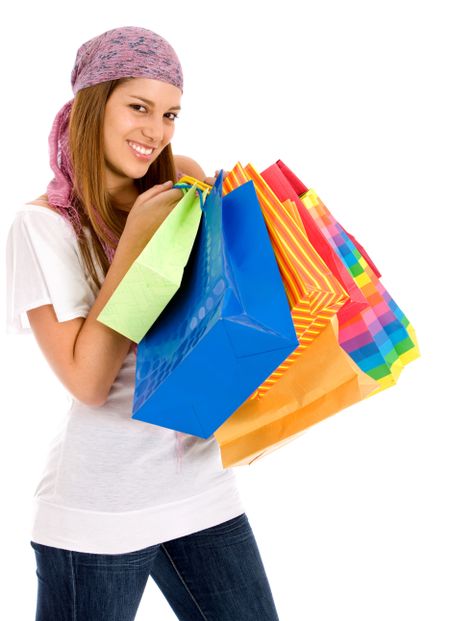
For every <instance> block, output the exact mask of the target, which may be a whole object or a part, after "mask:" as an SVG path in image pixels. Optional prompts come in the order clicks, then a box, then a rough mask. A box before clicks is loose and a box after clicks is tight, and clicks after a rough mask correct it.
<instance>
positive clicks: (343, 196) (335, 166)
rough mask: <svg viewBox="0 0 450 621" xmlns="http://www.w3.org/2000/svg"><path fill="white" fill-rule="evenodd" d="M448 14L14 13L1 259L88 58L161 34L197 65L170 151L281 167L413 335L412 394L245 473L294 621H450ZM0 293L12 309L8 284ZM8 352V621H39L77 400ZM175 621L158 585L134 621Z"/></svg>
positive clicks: (349, 413)
mask: <svg viewBox="0 0 450 621" xmlns="http://www.w3.org/2000/svg"><path fill="white" fill-rule="evenodd" d="M444 4H445V3H444V2H442V3H440V2H436V1H432V0H431V1H430V0H428V1H427V2H424V1H422V2H416V1H414V0H410V1H408V2H406V1H405V2H402V1H399V0H390V1H389V2H387V1H385V0H379V1H378V2H376V3H375V2H371V3H369V2H364V1H359V2H358V1H349V0H342V1H341V2H332V1H326V2H320V1H315V2H297V3H296V4H295V5H294V3H290V2H288V1H287V0H277V2H274V3H270V4H268V5H264V6H262V5H261V4H260V3H254V4H253V3H250V2H247V3H244V2H243V1H240V2H234V1H233V2H230V1H228V2H226V3H223V4H219V3H211V2H191V3H190V4H187V3H186V2H181V1H178V0H172V1H168V2H160V3H156V2H147V1H146V2H143V1H141V0H135V2H133V3H130V2H125V3H124V2H122V3H113V2H111V0H109V1H108V2H106V1H97V2H95V3H94V2H80V0H78V1H77V2H76V3H75V2H74V3H72V4H71V5H69V4H64V5H63V4H61V3H59V2H58V3H57V2H55V3H54V4H50V3H49V2H38V3H31V2H25V3H24V2H22V3H14V4H13V5H9V6H8V7H7V8H6V9H2V11H3V15H2V16H1V21H2V26H3V27H2V37H1V39H0V45H1V55H0V56H1V62H2V70H1V77H2V96H1V98H0V102H1V114H0V122H1V142H2V152H3V158H2V161H3V164H2V173H3V174H2V210H1V219H2V222H1V245H2V252H3V255H2V256H4V242H5V237H6V232H7V229H8V226H9V223H10V221H11V220H12V218H13V216H14V213H15V210H16V209H17V207H18V206H19V205H20V204H21V203H23V202H27V201H30V200H33V199H34V198H36V197H37V196H38V195H39V194H41V193H44V192H45V190H46V185H47V183H48V182H49V180H50V179H51V178H52V175H51V170H50V167H49V165H48V143H47V139H48V133H49V131H50V127H51V123H52V121H53V118H54V116H55V114H56V112H57V111H58V110H59V109H60V107H61V106H62V105H63V104H64V103H65V102H66V101H68V100H69V99H70V98H71V97H72V92H71V87H70V72H71V70H72V66H73V63H74V61H75V54H76V50H77V49H78V47H79V46H80V45H81V44H82V43H83V42H85V41H86V40H88V39H90V38H91V37H93V36H96V35H98V34H100V33H101V32H104V31H105V30H108V29H110V28H115V27H118V26H125V25H127V26H129V25H134V26H143V27H146V28H150V29H152V30H154V31H156V32H158V33H159V34H161V35H163V36H164V37H165V38H167V39H168V41H169V42H170V43H171V44H172V45H173V46H174V48H175V49H176V51H177V53H178V55H179V57H180V60H181V62H182V65H183V71H184V79H185V90H184V94H183V97H182V106H183V110H182V112H181V114H180V118H179V120H178V121H176V123H177V129H176V133H175V136H174V139H173V148H174V152H175V153H178V154H184V155H188V156H190V157H193V158H194V159H196V160H197V161H198V162H199V163H200V164H201V165H202V167H203V168H204V169H205V171H206V172H207V174H210V175H213V174H214V171H215V170H216V169H218V168H225V169H226V170H229V169H231V168H232V167H233V165H234V164H235V163H236V161H238V160H239V161H241V162H242V163H243V164H244V165H245V164H247V163H248V162H249V161H250V162H252V163H253V164H254V165H255V166H256V167H257V168H258V169H259V170H263V169H264V168H265V167H267V166H269V165H270V164H272V163H273V162H274V161H275V160H276V159H278V158H281V159H282V160H284V161H285V162H286V163H287V164H288V166H289V167H290V168H292V169H293V170H294V171H295V172H296V173H297V174H298V176H299V177H300V178H301V179H302V180H303V181H304V182H305V183H306V184H307V185H309V186H310V187H313V188H314V189H315V190H316V191H317V192H318V193H319V195H320V196H321V198H322V199H323V201H324V202H325V204H326V205H327V206H328V207H329V208H330V209H331V210H332V212H333V213H334V215H335V216H336V217H337V218H338V220H340V221H341V223H342V224H343V225H344V226H345V228H347V230H349V231H350V232H351V233H353V234H354V235H355V236H356V237H357V239H359V241H360V242H362V243H363V245H364V246H365V247H366V249H367V251H368V252H369V254H370V255H371V256H372V258H373V259H374V261H375V263H376V264H377V266H378V268H379V269H380V270H381V273H382V274H383V279H382V282H383V283H384V284H385V286H386V288H387V289H388V291H389V292H390V293H391V294H392V296H393V297H394V299H395V300H396V302H397V303H398V304H399V306H400V307H401V308H402V310H403V311H404V312H405V314H406V315H407V317H408V318H409V319H410V321H411V323H412V324H413V326H414V327H415V329H416V332H417V335H418V339H419V343H420V346H421V352H422V357H421V358H420V359H419V360H417V361H415V362H413V363H411V364H410V365H408V366H407V367H406V369H405V370H404V372H403V374H402V375H401V377H400V381H399V383H398V385H397V386H395V387H393V388H390V389H389V390H386V391H384V392H382V393H381V394H379V395H377V396H375V397H373V398H371V399H369V400H368V401H365V402H363V403H360V404H358V405H355V406H353V407H352V408H349V409H348V410H345V411H343V412H341V413H339V414H337V415H336V416H333V417H331V418H329V419H328V420H326V421H323V422H321V423H319V424H318V425H316V426H314V427H313V428H311V429H309V430H308V431H307V432H306V433H304V434H303V435H301V436H300V437H299V438H298V439H296V440H295V441H293V442H291V443H289V444H288V445H287V446H285V447H283V448H281V449H279V450H277V451H275V452H274V453H272V454H270V455H268V456H266V457H265V458H263V459H261V460H260V461H257V462H255V464H254V465H253V466H251V467H248V466H247V467H239V468H236V469H235V472H236V473H237V475H238V477H239V483H240V489H241V494H242V496H243V499H244V501H245V504H246V507H247V515H248V517H249V520H250V523H251V524H252V527H253V530H254V533H255V536H256V539H257V541H258V544H259V547H260V551H261V555H262V557H263V560H264V563H265V567H266V571H267V574H268V577H269V581H270V583H271V587H272V591H273V594H274V598H275V601H276V604H277V607H278V612H279V616H280V619H281V620H282V621H297V620H298V621H300V620H305V621H306V620H307V621H331V620H333V621H362V620H364V621H372V620H373V621H375V620H376V621H380V620H383V621H402V620H408V621H410V620H412V619H414V620H416V619H417V620H423V621H448V620H449V619H450V601H449V597H448V594H449V580H450V571H449V563H450V561H449V559H450V545H449V544H450V541H449V524H450V511H449V484H448V479H449V472H450V459H449V449H448V446H449V424H448V415H449V411H450V408H449V405H448V384H449V363H448V358H447V351H448V348H449V339H448V327H447V326H446V324H447V321H448V320H447V314H448V308H449V301H450V300H449V295H448V288H449V284H448V275H449V263H448V243H449V236H448V229H447V228H446V226H447V224H446V222H447V223H448V208H449V191H448V184H449V164H450V161H449V139H450V132H449V104H450V101H449V95H448V91H449V58H450V55H449V53H450V49H449V47H450V46H449V36H448V32H449V21H448V18H447V17H445V16H444ZM294 6H295V10H296V13H294ZM1 278H2V281H1V286H2V297H4V268H3V269H2V273H1ZM3 307H4V304H3V306H2V308H1V312H2V318H3V317H4V308H3ZM3 323H4V319H3ZM0 338H1V341H2V342H1V351H2V352H3V362H4V366H3V372H2V378H3V379H4V380H5V381H4V384H3V388H2V407H1V415H2V425H3V429H2V434H1V443H2V444H1V447H0V448H1V450H0V456H1V476H2V485H1V491H2V498H1V503H2V511H1V514H0V515H1V518H0V519H1V526H2V533H1V534H2V560H1V563H0V570H1V572H2V576H1V577H0V579H1V584H2V591H3V595H2V598H1V600H0V617H1V618H2V619H5V620H6V619H8V620H9V619H11V621H12V620H13V619H14V620H16V619H18V620H19V619H20V620H24V621H25V619H29V620H31V619H32V618H34V608H35V597H36V587H37V580H36V576H35V560H34V553H33V551H32V549H31V547H30V546H29V541H28V540H29V537H28V529H29V519H30V510H31V497H32V494H33V492H34V489H35V487H36V485H37V482H38V479H39V476H40V469H41V468H42V467H43V464H44V460H45V458H46V454H47V450H48V443H49V441H50V439H51V437H52V436H53V435H54V433H55V430H56V428H57V427H58V425H59V422H60V420H61V417H62V416H63V414H64V412H65V411H66V409H67V407H68V403H69V397H68V395H67V393H66V392H65V389H64V388H62V386H61V385H60V384H59V381H58V380H57V378H56V376H55V375H54V374H53V372H52V371H51V369H50V368H49V367H48V365H47V363H46V361H45V359H44V357H43V355H42V354H41V353H40V350H39V349H38V346H37V345H36V344H35V342H34V339H33V337H32V336H6V335H5V334H1V336H0ZM446 350H447V351H446ZM174 618H175V617H174V615H173V613H172V611H171V609H170V608H169V606H168V604H167V602H166V600H165V599H164V597H163V595H162V594H161V593H160V592H159V590H158V588H157V587H156V585H155V584H154V583H153V582H152V581H151V580H149V582H148V587H147V589H146V591H145V594H144V597H143V599H142V603H141V606H140V609H139V612H138V615H137V617H136V619H137V620H138V621H144V620H145V619H147V620H149V619H152V620H156V619H157V620H158V621H165V620H166V619H167V621H169V620H170V619H174ZM55 621H57V620H55ZM237 621H238V620H237Z"/></svg>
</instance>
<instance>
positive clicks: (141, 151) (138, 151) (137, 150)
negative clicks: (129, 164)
mask: <svg viewBox="0 0 450 621" xmlns="http://www.w3.org/2000/svg"><path fill="white" fill-rule="evenodd" d="M127 143H128V146H129V147H130V149H131V150H132V151H133V153H134V154H135V155H136V157H138V158H139V159H144V160H149V159H150V158H151V157H152V155H153V153H154V151H155V149H145V148H144V147H140V146H139V145H137V144H135V143H133V142H130V141H128V140H127Z"/></svg>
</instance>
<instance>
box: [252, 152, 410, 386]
mask: <svg viewBox="0 0 450 621" xmlns="http://www.w3.org/2000/svg"><path fill="white" fill-rule="evenodd" d="M275 168H278V169H279V170H280V171H281V172H282V174H283V176H284V177H285V180H286V182H288V184H289V185H290V187H291V191H293V192H294V193H295V194H296V193H298V195H299V196H300V199H301V200H298V201H297V202H296V205H297V207H298V209H299V213H300V214H301V217H302V219H303V220H304V222H305V223H306V220H308V221H311V219H313V220H314V222H315V224H316V226H317V227H319V228H320V231H321V233H322V239H323V238H325V239H326V241H327V243H328V244H329V246H330V247H331V248H333V251H334V254H335V257H337V258H338V260H339V261H341V262H342V264H343V265H344V266H345V267H346V269H347V271H348V274H349V275H351V276H352V279H353V281H354V283H355V285H356V286H357V287H358V290H359V291H360V293H361V294H362V295H363V296H364V299H365V301H366V304H367V306H366V307H365V308H363V309H362V310H361V312H354V311H355V310H356V309H352V308H347V310H346V311H345V307H344V309H342V311H340V312H339V313H338V318H339V341H340V343H341V345H342V347H344V349H345V350H346V351H347V352H348V353H349V354H350V355H351V356H352V358H353V360H355V362H357V364H358V365H359V366H360V367H361V369H362V370H364V371H365V372H366V373H369V374H370V375H371V377H373V378H374V379H377V380H378V382H379V385H380V388H379V389H380V390H382V389H384V388H387V387H389V386H392V385H393V384H394V383H395V382H396V381H397V379H398V376H399V374H400V371H401V369H402V368H403V366H404V364H405V363H406V362H407V361H410V360H411V359H413V358H414V357H416V355H417V354H418V348H417V344H416V341H415V335H414V331H413V329H412V327H411V326H410V324H409V322H408V320H407V319H406V317H404V315H403V313H401V311H400V309H398V307H397V306H396V305H395V302H394V301H393V300H392V298H390V296H389V294H388V293H387V292H386V290H385V289H384V287H383V286H382V285H381V283H380V282H379V278H378V276H377V274H379V271H378V270H377V268H376V267H375V265H374V263H373V261H371V260H370V259H369V257H368V255H367V253H366V252H365V251H364V257H363V256H362V255H361V253H360V252H359V251H358V248H362V247H361V246H360V245H359V244H358V248H357V247H356V245H355V244H354V243H352V241H351V239H350V238H349V237H348V236H347V240H346V243H347V242H348V243H347V245H346V247H345V248H344V247H343V245H342V243H340V242H339V243H338V240H337V238H336V230H337V229H336V227H335V226H334V225H337V226H338V227H339V235H340V238H341V239H342V235H345V234H346V232H345V231H344V230H343V229H342V227H340V225H338V223H336V222H335V220H334V219H333V230H330V228H327V224H328V223H327V222H326V221H324V219H323V218H322V217H321V215H319V212H316V211H315V210H314V206H316V205H319V203H320V205H319V207H320V209H321V208H322V206H323V203H321V201H320V199H319V198H318V197H317V194H316V193H315V192H314V191H313V190H308V189H307V188H306V186H305V185H304V184H303V183H302V182H301V181H300V180H299V179H298V178H297V177H296V176H295V175H294V173H293V172H292V171H291V170H290V169H289V168H288V167H287V166H286V165H285V164H284V163H283V162H282V161H281V160H278V161H277V162H276V164H274V165H273V166H271V167H270V169H268V170H267V173H266V171H263V173H262V176H263V177H264V178H266V176H267V177H269V179H268V182H269V183H271V181H270V177H271V176H274V177H275V178H278V175H277V173H276V172H274V171H275ZM285 195H286V188H285V187H284V188H283V191H282V192H281V194H280V197H281V198H284V196H285ZM288 195H289V196H290V197H291V198H292V194H291V193H288ZM323 207H324V206H323ZM327 214H329V215H330V217H331V218H332V216H331V214H330V213H329V212H328V210H327ZM353 239H354V238H353ZM350 246H351V254H352V256H353V259H349V255H350ZM355 254H358V255H359V257H361V262H360V264H359V265H358V267H357V268H356V269H355V268H354V267H353V270H352V269H350V267H351V266H354V264H355V262H356V260H355ZM359 257H358V259H359ZM362 262H364V268H365V266H367V270H370V276H369V278H367V277H368V272H367V271H366V269H364V270H361V265H362ZM349 266H350V267H349ZM362 271H364V276H362V277H360V278H359V279H358V275H359V274H361V273H362ZM367 281H369V282H371V283H377V284H376V286H377V288H378V291H379V292H381V291H383V294H384V295H383V297H384V298H385V301H386V302H387V305H388V306H390V309H388V308H387V306H386V304H381V305H380V301H381V298H380V296H379V295H375V296H374V295H373V293H374V291H373V288H372V290H370V288H369V289H368V288H367V287H365V286H363V285H365V284H367ZM394 308H396V309H398V310H396V311H394ZM344 311H345V315H344ZM394 315H395V317H394ZM388 317H389V320H390V321H386V320H387V318H388ZM408 326H409V327H408ZM405 330H406V332H405ZM402 341H403V342H402ZM412 344H413V347H411V345H412Z"/></svg>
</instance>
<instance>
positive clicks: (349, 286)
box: [261, 160, 369, 322]
mask: <svg viewBox="0 0 450 621" xmlns="http://www.w3.org/2000/svg"><path fill="white" fill-rule="evenodd" d="M261 177H262V178H263V179H264V180H265V181H266V183H267V184H268V185H269V187H270V188H271V189H272V191H273V192H274V194H275V195H276V196H277V197H278V199H279V200H281V201H285V200H290V201H292V202H293V203H294V204H295V206H296V209H297V212H298V215H299V217H300V219H301V221H302V223H303V226H304V229H305V233H306V235H307V237H308V239H309V241H310V242H311V244H312V245H313V247H314V249H315V250H316V252H317V253H318V254H319V256H320V257H321V259H322V260H323V261H324V263H325V264H326V265H327V266H328V268H329V269H330V270H331V272H332V274H333V275H334V277H335V278H336V279H337V280H338V281H339V282H340V284H341V285H342V287H343V288H344V289H345V291H346V292H347V294H348V296H349V299H348V300H347V302H346V303H345V304H344V306H343V307H342V308H341V309H340V310H339V313H338V317H339V320H340V322H342V321H346V320H347V319H351V318H352V317H354V316H355V314H357V313H359V312H361V311H362V310H363V309H364V308H367V307H368V306H369V304H368V302H367V300H366V299H365V297H364V296H363V294H362V293H361V291H360V290H359V288H358V287H357V285H356V283H355V282H354V280H353V278H352V277H351V274H350V273H349V272H348V270H347V268H346V267H345V265H344V264H343V262H342V260H341V259H340V258H339V256H338V255H337V254H336V252H335V251H334V249H333V248H332V247H331V246H330V244H329V243H328V241H327V239H326V238H325V237H324V235H323V234H322V233H321V231H320V229H319V227H318V225H317V224H316V223H315V221H314V218H313V217H312V216H311V215H310V214H309V212H308V210H307V209H306V208H305V207H304V206H303V204H302V203H301V201H300V199H299V197H298V195H297V192H298V193H299V195H300V194H301V193H302V190H303V191H304V192H306V191H307V188H306V186H304V185H303V183H302V182H301V181H300V180H299V179H297V178H296V177H295V176H294V175H293V173H291V171H289V170H287V171H286V170H285V167H283V165H282V162H281V160H278V162H276V163H275V164H272V165H271V166H269V167H268V168H266V169H265V170H264V171H263V172H262V173H261ZM291 183H292V185H291Z"/></svg>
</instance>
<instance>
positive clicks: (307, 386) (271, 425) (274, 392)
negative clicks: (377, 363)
mask: <svg viewBox="0 0 450 621" xmlns="http://www.w3.org/2000/svg"><path fill="white" fill-rule="evenodd" d="M337 332H338V321H337V318H336V316H334V317H333V318H332V319H331V320H330V321H329V322H328V324H327V326H326V327H325V329H324V330H322V332H321V333H320V334H319V335H318V337H317V338H316V339H314V341H313V342H312V343H311V344H310V345H309V346H308V347H307V349H306V350H305V351H304V352H303V353H302V355H301V356H299V357H298V358H297V359H296V360H295V361H294V363H293V364H292V365H291V366H290V367H289V369H287V371H286V372H285V373H284V374H283V375H282V376H281V377H280V378H279V380H278V381H277V382H276V384H275V385H274V386H273V387H272V388H271V390H270V391H269V392H268V393H267V394H266V395H265V396H264V399H250V400H247V401H246V402H245V403H244V404H242V405H241V407H239V408H238V409H237V410H236V411H235V412H234V413H233V415H232V416H230V417H229V418H228V419H227V420H226V421H225V422H224V423H223V424H222V425H221V426H220V427H219V428H218V429H217V430H216V431H215V432H214V436H215V438H216V440H217V442H218V444H219V446H220V452H221V458H222V464H223V467H224V468H230V467H232V466H242V465H245V464H251V463H252V462H254V461H255V460H256V459H260V458H261V457H263V456H265V455H267V454H268V453H270V452H272V451H274V450H276V449H278V448H280V447H282V446H283V445H284V444H286V443H287V442H289V441H291V440H293V439H295V438H296V437H298V436H299V435H300V434H301V433H303V432H304V431H305V430H306V429H308V428H309V427H311V426H312V425H315V424H316V423H318V422H320V421H322V420H324V419H325V418H327V417H329V416H331V415H333V414H336V413H337V412H340V411H341V410H343V409H344V408H347V407H348V406H350V405H352V404H354V403H357V402H358V401H361V400H362V399H364V398H366V397H368V396H369V395H370V394H372V393H373V392H374V391H375V390H377V388H378V384H377V382H376V380H374V379H372V378H371V377H369V376H368V375H366V374H365V373H364V372H363V371H361V369H360V368H359V367H358V365H357V364H356V363H355V362H354V361H353V360H352V359H351V357H350V356H349V355H348V354H347V353H346V352H345V351H344V350H343V349H342V348H341V347H340V345H339V343H338V336H337Z"/></svg>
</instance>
